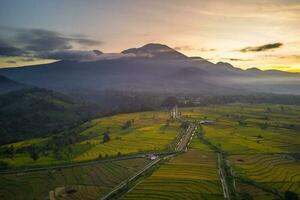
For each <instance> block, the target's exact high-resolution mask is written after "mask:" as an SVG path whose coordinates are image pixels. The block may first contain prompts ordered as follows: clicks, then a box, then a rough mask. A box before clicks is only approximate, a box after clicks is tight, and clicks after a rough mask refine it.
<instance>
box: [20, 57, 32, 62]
mask: <svg viewBox="0 0 300 200" xmlns="http://www.w3.org/2000/svg"><path fill="white" fill-rule="evenodd" d="M21 61H23V62H32V61H35V59H34V58H22V59H21Z"/></svg>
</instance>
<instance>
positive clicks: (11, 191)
mask: <svg viewBox="0 0 300 200" xmlns="http://www.w3.org/2000/svg"><path fill="white" fill-rule="evenodd" d="M148 163H149V160H147V159H143V158H137V159H130V160H120V161H113V162H105V163H99V164H94V165H88V166H80V167H70V168H64V169H60V170H44V171H37V172H28V173H15V174H2V175H0V199H1V200H12V199H14V200H27V199H28V200H32V199H36V200H40V199H45V198H48V197H49V195H50V193H51V194H52V195H54V193H55V196H56V197H55V199H56V200H61V199H78V200H79V199H87V200H90V199H91V200H93V199H97V198H99V197H100V196H102V195H104V194H105V193H107V192H108V191H110V190H111V189H112V188H113V187H115V186H116V185H118V184H119V183H120V182H122V181H124V180H126V179H127V178H128V177H130V176H132V175H133V174H134V173H135V172H137V171H139V170H140V169H142V168H143V167H144V166H145V165H147V164H148ZM51 191H52V192H51Z"/></svg>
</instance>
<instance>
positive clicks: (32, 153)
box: [28, 145, 39, 161]
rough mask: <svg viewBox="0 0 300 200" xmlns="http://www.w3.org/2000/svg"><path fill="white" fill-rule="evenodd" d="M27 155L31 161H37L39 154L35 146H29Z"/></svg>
mask: <svg viewBox="0 0 300 200" xmlns="http://www.w3.org/2000/svg"><path fill="white" fill-rule="evenodd" d="M28 153H29V155H30V157H31V158H32V160H34V161H36V160H37V159H39V152H38V149H37V148H36V146H35V145H30V146H29V149H28Z"/></svg>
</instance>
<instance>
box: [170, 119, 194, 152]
mask: <svg viewBox="0 0 300 200" xmlns="http://www.w3.org/2000/svg"><path fill="white" fill-rule="evenodd" d="M195 129H196V125H195V124H190V125H189V127H188V129H187V130H186V132H185V134H184V135H183V136H182V138H181V139H180V141H179V143H178V144H177V147H176V149H175V150H176V151H184V150H185V149H186V147H187V146H188V144H189V142H190V139H191V137H192V135H193V134H194V131H195Z"/></svg>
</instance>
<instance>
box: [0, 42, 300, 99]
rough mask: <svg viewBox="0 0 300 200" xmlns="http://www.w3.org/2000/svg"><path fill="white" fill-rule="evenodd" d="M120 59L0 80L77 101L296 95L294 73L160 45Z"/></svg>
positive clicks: (9, 72) (19, 71) (41, 68)
mask: <svg viewBox="0 0 300 200" xmlns="http://www.w3.org/2000/svg"><path fill="white" fill-rule="evenodd" d="M121 54H123V55H125V56H119V57H118V58H115V59H101V60H95V61H89V62H82V61H81V62H80V61H74V60H73V61H70V60H69V61H68V60H62V61H58V62H55V63H51V64H43V65H35V66H29V67H19V68H7V69H1V70H0V74H2V75H5V76H7V77H9V78H12V79H14V80H17V81H19V82H22V83H25V84H29V85H35V86H38V87H43V88H47V89H51V90H57V91H60V92H64V93H68V94H72V95H73V94H76V95H81V96H82V97H87V96H92V95H98V93H101V92H103V91H106V90H119V91H135V92H149V93H160V94H197V95H199V94H201V95H228V94H245V93H246V94H248V93H277V94H300V75H299V74H297V73H288V72H281V71H276V70H273V71H261V70H242V69H239V68H236V67H234V66H232V65H231V64H229V63H224V62H219V63H217V64H214V63H211V62H209V61H207V60H205V59H203V58H201V57H196V58H194V57H191V58H190V57H187V56H185V55H183V54H181V53H180V52H178V51H176V50H174V49H172V48H170V47H168V46H166V45H161V44H147V45H145V46H142V47H140V48H131V49H127V50H125V51H123V52H122V53H121ZM129 55H130V56H129Z"/></svg>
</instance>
